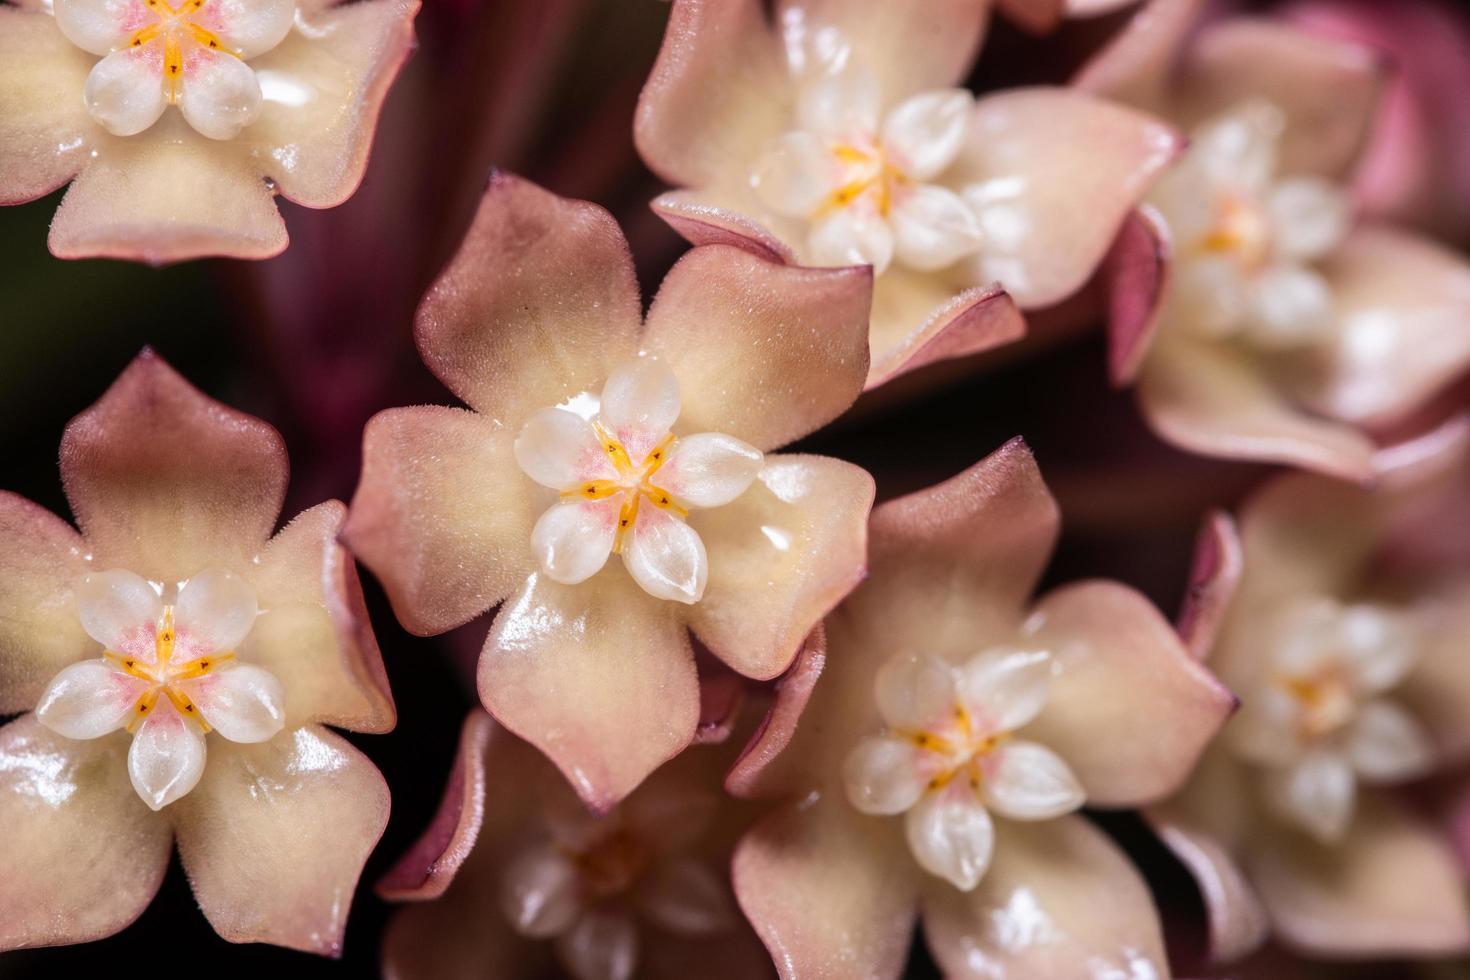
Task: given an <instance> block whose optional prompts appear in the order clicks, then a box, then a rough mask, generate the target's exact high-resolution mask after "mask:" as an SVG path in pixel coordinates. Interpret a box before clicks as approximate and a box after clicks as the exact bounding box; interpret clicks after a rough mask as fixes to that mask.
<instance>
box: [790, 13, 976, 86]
mask: <svg viewBox="0 0 1470 980" xmlns="http://www.w3.org/2000/svg"><path fill="white" fill-rule="evenodd" d="M989 14H990V4H989V2H988V0H929V2H926V3H924V4H922V5H915V4H911V3H888V2H881V3H871V2H868V0H781V2H780V3H778V4H777V9H776V22H777V23H778V24H780V25H782V28H783V31H784V34H785V37H786V48H787V57H788V59H789V60H790V61H791V63H792V67H793V69H795V70H797V71H801V70H803V69H805V70H815V69H816V67H817V66H818V62H817V60H816V57H815V56H816V54H817V51H816V50H815V48H816V44H815V43H814V42H815V38H816V36H817V34H818V33H819V32H821V31H824V30H831V29H835V30H836V31H837V32H838V34H839V35H840V36H841V39H842V40H843V41H844V42H846V44H847V45H850V46H851V54H850V55H849V59H850V61H851V62H853V63H855V64H858V65H860V66H862V67H863V68H865V69H866V70H868V71H871V72H873V73H874V74H875V75H877V77H878V85H879V91H880V92H881V93H882V95H883V100H884V102H886V103H887V104H889V105H893V104H896V103H898V102H900V101H902V100H903V99H905V98H907V97H908V96H910V95H913V94H915V93H918V92H926V91H930V90H932V89H938V88H949V87H950V86H952V85H954V84H955V83H957V82H958V81H960V79H962V78H964V76H965V75H967V74H969V71H970V67H971V65H972V64H973V63H974V61H975V54H976V52H978V51H979V50H980V40H981V38H982V37H983V36H984V33H985V26H986V21H987V19H988V17H989Z"/></svg>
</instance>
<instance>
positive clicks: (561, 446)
mask: <svg viewBox="0 0 1470 980" xmlns="http://www.w3.org/2000/svg"><path fill="white" fill-rule="evenodd" d="M515 454H516V462H517V463H519V464H520V467H521V469H522V470H523V471H525V474H526V475H527V476H529V477H530V478H531V479H533V480H535V481H536V482H537V483H539V484H541V485H542V486H543V487H551V488H552V489H553V490H570V489H572V488H573V487H576V486H577V485H578V484H580V483H582V482H584V481H587V480H612V479H615V478H616V477H617V475H618V471H617V469H616V468H614V466H613V464H612V462H611V461H610V460H609V459H608V457H607V453H606V452H605V451H604V450H603V448H602V440H600V439H598V438H597V432H596V431H595V430H594V429H593V428H592V425H591V423H589V422H588V421H587V420H586V419H584V418H582V417H581V416H580V415H576V414H574V413H572V412H568V411H567V410H566V409H564V408H543V409H541V410H540V411H539V412H537V413H535V414H534V415H532V416H531V417H530V418H528V419H526V424H525V425H523V426H521V433H520V435H518V436H516V441H515Z"/></svg>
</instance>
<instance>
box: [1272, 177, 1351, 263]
mask: <svg viewBox="0 0 1470 980" xmlns="http://www.w3.org/2000/svg"><path fill="white" fill-rule="evenodd" d="M1266 211H1267V213H1268V214H1269V215H1270V219H1271V232H1272V247H1273V248H1274V249H1275V251H1276V254H1277V255H1278V256H1280V257H1282V258H1288V259H1295V260H1297V261H1300V262H1310V261H1312V260H1314V259H1320V258H1322V257H1323V256H1325V255H1326V254H1327V253H1328V252H1331V251H1332V250H1333V249H1334V248H1336V247H1337V246H1338V245H1339V244H1340V243H1341V242H1342V240H1343V239H1344V238H1345V237H1347V232H1348V224H1349V222H1350V221H1351V220H1352V211H1351V206H1350V205H1349V203H1348V198H1347V195H1346V194H1345V193H1343V191H1342V190H1341V189H1340V188H1338V187H1337V185H1335V184H1333V183H1332V182H1331V181H1327V180H1324V179H1322V178H1321V177H1292V178H1290V179H1287V180H1283V181H1280V182H1278V183H1277V184H1276V186H1275V187H1273V188H1272V189H1271V195H1270V197H1268V198H1267V199H1266Z"/></svg>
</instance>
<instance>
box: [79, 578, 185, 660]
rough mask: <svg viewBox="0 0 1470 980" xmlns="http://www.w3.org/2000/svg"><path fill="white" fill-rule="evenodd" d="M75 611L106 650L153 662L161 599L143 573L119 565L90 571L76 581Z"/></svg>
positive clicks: (89, 634)
mask: <svg viewBox="0 0 1470 980" xmlns="http://www.w3.org/2000/svg"><path fill="white" fill-rule="evenodd" d="M76 596H77V615H78V616H79V617H80V618H81V621H82V629H84V630H86V631H87V635H88V636H90V637H91V638H92V639H94V640H96V641H97V642H98V643H100V644H102V645H103V646H104V647H106V648H107V649H109V650H113V651H116V652H118V653H126V654H128V655H130V656H134V657H139V658H141V659H143V660H146V661H148V662H149V663H152V662H153V658H154V651H155V642H156V640H157V638H158V623H159V620H160V619H161V618H162V616H163V601H162V600H161V599H159V597H158V593H157V592H156V591H154V588H153V586H151V585H149V584H148V582H147V581H145V580H144V579H143V578H142V577H140V576H138V575H134V574H133V573H132V572H128V571H124V570H122V569H111V570H109V571H105V572H93V573H91V574H90V575H85V576H83V577H82V581H81V582H80V583H79V584H78V585H77V590H76Z"/></svg>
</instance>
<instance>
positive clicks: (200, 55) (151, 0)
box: [55, 0, 296, 140]
mask: <svg viewBox="0 0 1470 980" xmlns="http://www.w3.org/2000/svg"><path fill="white" fill-rule="evenodd" d="M55 13H56V23H57V26H58V27H60V29H61V32H62V33H63V34H64V35H66V37H67V38H68V39H70V40H71V42H72V43H73V44H76V45H77V46H78V47H80V48H82V49H84V50H86V51H90V52H92V53H93V54H97V55H102V56H103V57H102V60H101V61H99V62H98V63H97V64H96V65H95V66H94V67H93V69H92V71H91V73H90V74H89V75H88V76H87V84H86V89H85V91H84V92H83V98H84V100H85V103H86V106H87V110H88V112H89V113H91V115H92V118H93V119H95V120H96V121H97V123H98V124H99V125H101V126H102V127H103V128H104V129H106V130H107V131H108V132H110V133H112V134H114V135H116V136H133V135H136V134H138V133H141V132H143V131H144V130H146V129H148V128H149V127H151V126H152V125H153V124H154V123H155V122H157V121H158V118H159V117H160V116H161V115H162V114H163V112H164V110H165V109H167V108H168V107H169V106H171V105H172V106H177V107H178V108H179V110H180V111H181V112H182V113H183V115H184V118H185V119H186V120H187V121H188V122H189V124H190V125H191V126H193V127H194V129H196V130H197V131H198V132H200V133H201V134H203V135H205V136H208V137H210V138H211V139H221V140H222V139H230V138H232V137H234V136H235V135H236V134H237V133H239V132H240V130H241V129H242V128H244V127H245V126H248V125H250V124H251V123H252V122H254V121H255V120H256V119H257V118H258V117H259V115H260V111H261V106H262V96H261V91H260V84H259V82H258V81H257V79H256V77H255V72H254V71H253V70H252V69H251V68H250V67H249V66H248V65H246V64H245V62H246V60H247V59H250V58H253V57H255V56H257V55H260V54H263V53H265V52H266V51H269V50H271V49H272V48H274V47H275V46H276V45H278V44H279V43H280V42H281V41H282V40H283V39H284V38H285V36H286V35H287V34H288V33H289V32H290V30H291V27H292V24H293V22H294V19H295V15H296V3H295V0H180V2H179V5H178V6H177V7H175V6H171V5H170V3H169V2H168V0H55Z"/></svg>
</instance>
